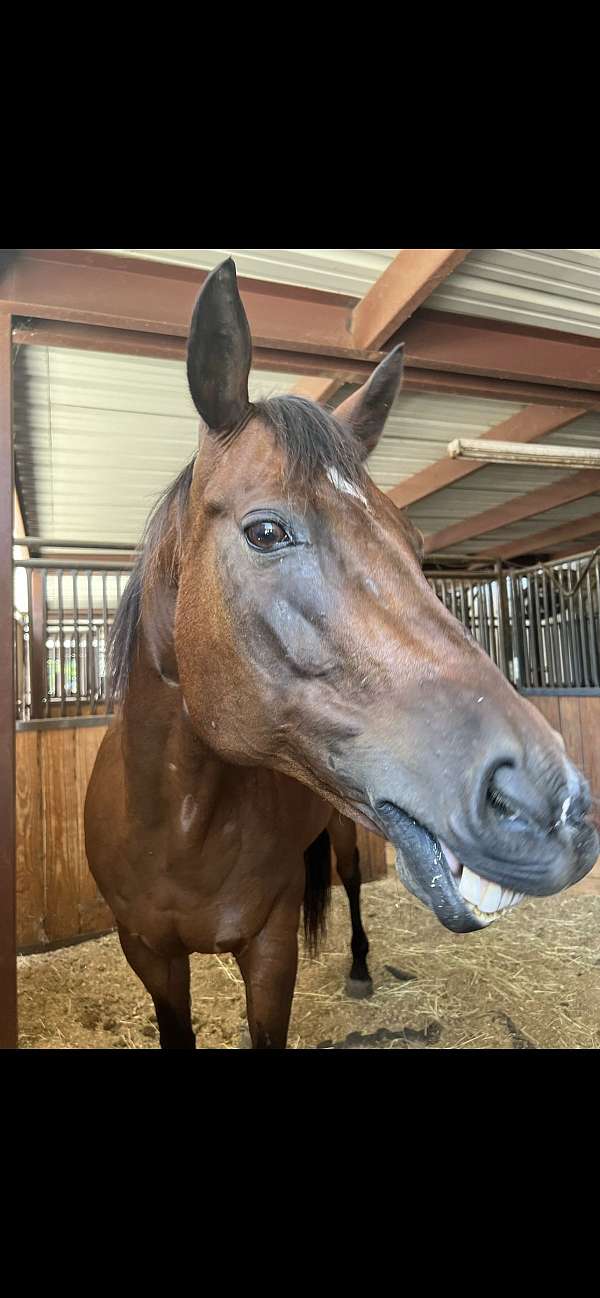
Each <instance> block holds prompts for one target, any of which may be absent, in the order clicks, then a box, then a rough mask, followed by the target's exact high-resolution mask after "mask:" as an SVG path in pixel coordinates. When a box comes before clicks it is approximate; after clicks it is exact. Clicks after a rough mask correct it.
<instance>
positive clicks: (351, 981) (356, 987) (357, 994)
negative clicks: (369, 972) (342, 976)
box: [346, 978, 373, 1001]
mask: <svg viewBox="0 0 600 1298" xmlns="http://www.w3.org/2000/svg"><path fill="white" fill-rule="evenodd" d="M346 995H347V996H351V997H352V999H353V1000H355V1001H362V1000H365V998H366V997H367V996H372V995H373V983H372V980H371V979H370V978H367V979H362V978H347V979H346Z"/></svg>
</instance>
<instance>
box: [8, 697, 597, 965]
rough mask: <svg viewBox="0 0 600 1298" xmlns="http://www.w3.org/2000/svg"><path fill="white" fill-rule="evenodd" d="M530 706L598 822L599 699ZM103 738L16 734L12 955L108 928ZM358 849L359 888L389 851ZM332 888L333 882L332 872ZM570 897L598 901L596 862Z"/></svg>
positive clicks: (76, 730) (361, 835)
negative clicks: (101, 846)
mask: <svg viewBox="0 0 600 1298" xmlns="http://www.w3.org/2000/svg"><path fill="white" fill-rule="evenodd" d="M531 702H532V703H534V704H535V706H536V707H537V708H539V711H540V712H542V713H543V715H544V716H545V717H546V719H547V720H548V721H549V722H550V724H551V725H552V726H553V727H554V729H555V730H559V731H560V733H561V734H562V735H563V738H564V740H565V744H566V747H567V751H568V752H569V754H570V756H571V757H572V759H573V761H574V762H575V763H576V765H577V766H579V767H580V768H581V769H582V770H583V771H584V772H585V774H586V776H587V778H588V780H589V782H590V786H591V791H592V795H593V796H594V797H595V798H597V799H598V804H597V805H598V809H599V818H600V697H599V696H587V697H582V698H576V697H574V696H573V695H569V696H564V697H561V698H557V697H550V696H544V697H539V696H534V697H532V698H531ZM104 734H105V726H104V725H103V724H100V725H97V726H89V727H87V726H82V727H75V726H73V727H63V728H60V729H53V728H48V729H45V730H23V731H18V732H17V736H16V742H17V942H18V946H19V947H29V946H34V945H42V944H45V943H49V942H60V941H63V940H64V941H67V940H69V939H72V938H74V937H77V936H80V935H83V934H85V933H97V932H101V931H103V930H105V929H108V928H111V927H112V924H113V919H112V915H111V912H110V911H109V909H108V907H107V906H106V905H105V903H104V902H103V900H102V898H101V896H100V894H99V892H98V890H97V888H96V885H95V883H94V880H93V878H92V876H91V874H90V871H89V868H88V865H87V861H86V856H85V842H84V834H83V804H84V799H85V792H86V788H87V784H88V780H89V778H90V775H91V771H92V766H93V764H94V760H95V757H96V753H97V751H98V748H99V747H100V744H101V742H102V739H103V737H104ZM358 846H359V850H360V856H361V869H362V876H363V880H364V881H365V882H368V881H370V880H373V879H379V878H382V877H383V876H384V875H385V874H386V871H387V869H388V867H389V866H393V861H394V853H393V850H391V851H390V849H389V846H388V849H387V862H386V844H385V843H384V842H383V839H379V838H377V837H376V835H374V834H369V833H367V832H366V831H365V830H363V829H361V828H360V827H358ZM334 880H335V881H337V882H339V880H338V879H337V872H334ZM574 891H576V892H582V893H586V892H587V893H590V892H593V893H600V859H599V860H598V861H597V863H596V865H595V866H594V869H593V870H592V871H591V873H590V874H589V875H587V876H586V878H585V879H584V880H583V881H582V882H581V883H579V884H577V886H576V888H575V889H574Z"/></svg>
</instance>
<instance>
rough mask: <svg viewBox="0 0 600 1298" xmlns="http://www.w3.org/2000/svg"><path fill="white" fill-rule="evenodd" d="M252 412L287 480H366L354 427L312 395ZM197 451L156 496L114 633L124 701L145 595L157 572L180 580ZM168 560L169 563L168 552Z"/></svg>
mask: <svg viewBox="0 0 600 1298" xmlns="http://www.w3.org/2000/svg"><path fill="white" fill-rule="evenodd" d="M252 411H253V416H254V417H255V418H258V419H260V420H261V422H262V423H263V424H265V425H266V426H267V427H268V428H269V429H270V430H271V432H272V433H273V434H274V437H275V441H276V443H277V445H278V447H279V449H280V450H281V451H282V452H283V455H284V463H285V475H286V482H287V483H289V484H290V485H291V484H294V486H296V487H297V488H300V490H302V491H304V492H305V493H306V495H307V496H309V495H312V494H313V493H314V492H315V490H316V489H317V488H318V484H319V481H320V479H321V478H322V477H323V476H324V475H325V474H326V473H327V471H328V469H331V468H333V469H336V470H337V472H338V474H339V475H340V477H342V478H344V479H345V481H346V482H349V483H351V484H352V486H356V487H358V488H360V487H361V485H363V484H364V480H365V470H364V468H363V464H362V455H363V448H362V446H361V444H360V442H359V441H358V439H357V438H356V437H355V436H354V434H353V433H352V431H351V430H350V428H349V427H348V426H347V425H346V424H343V423H342V422H341V421H340V420H338V419H336V418H335V415H334V414H333V413H332V412H331V411H329V410H326V409H325V408H324V407H323V406H319V405H317V404H316V402H314V401H310V400H309V399H308V398H307V397H300V396H284V397H270V398H268V399H266V400H263V401H257V402H255V403H254V405H253V407H252ZM195 461H196V454H194V456H193V457H192V459H191V460H190V461H189V463H188V464H186V466H185V468H183V469H182V470H181V472H180V473H179V474H178V475H177V477H176V478H175V481H174V482H172V483H171V484H170V486H169V487H167V488H166V490H165V491H164V492H163V493H162V495H161V496H160V497H159V499H158V500H157V501H156V504H155V505H154V507H153V509H152V511H151V513H150V515H149V517H148V520H147V522H146V526H145V528H144V533H143V536H142V540H141V542H140V546H139V553H138V558H137V560H136V563H135V566H134V568H133V571H132V573H131V576H130V578H129V581H128V582H127V585H126V587H125V590H124V592H123V595H122V597H121V601H120V603H119V607H118V609H117V612H116V615H115V619H114V622H113V625H112V630H111V633H110V639H109V644H108V663H107V680H108V688H107V694H108V697H109V699H110V700H111V701H113V700H114V701H115V702H122V701H123V700H124V698H125V695H126V693H127V687H128V684H129V677H130V673H131V668H132V665H133V662H134V658H135V654H136V651H137V644H138V630H139V625H140V618H141V613H142V596H143V593H144V589H145V587H146V584H147V583H148V582H150V581H153V580H155V579H156V577H157V576H158V575H162V576H163V577H165V576H166V578H167V580H168V581H170V583H171V584H173V585H176V582H177V572H178V567H179V558H180V554H181V542H182V536H183V525H184V520H185V514H186V509H187V502H188V497H189V493H190V487H191V483H192V476H193V472H194V464H195ZM166 557H168V563H167V564H166V566H165V558H166Z"/></svg>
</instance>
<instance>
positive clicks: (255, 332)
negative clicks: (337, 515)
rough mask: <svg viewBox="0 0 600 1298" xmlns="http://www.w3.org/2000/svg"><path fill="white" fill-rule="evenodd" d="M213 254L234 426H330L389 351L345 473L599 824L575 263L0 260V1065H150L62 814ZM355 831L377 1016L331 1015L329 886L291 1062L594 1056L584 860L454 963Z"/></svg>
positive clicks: (591, 318)
mask: <svg viewBox="0 0 600 1298" xmlns="http://www.w3.org/2000/svg"><path fill="white" fill-rule="evenodd" d="M228 257H233V259H234V261H235V265H236V268H237V276H238V283H239V290H240V294H241V298H242V302H243V305H244V308H245V311H246V314H247V317H248V321H249V325H250V330H251V334H252V344H253V356H252V369H251V373H250V379H249V396H250V400H251V401H252V402H254V403H256V402H258V401H261V400H263V399H267V398H269V397H271V396H272V395H273V394H292V393H293V394H299V395H302V396H306V397H309V398H310V399H312V400H313V401H315V402H318V403H320V404H322V405H326V406H327V407H328V408H329V409H330V410H333V411H335V410H336V408H338V407H339V406H340V405H341V404H342V403H343V402H345V401H346V399H347V398H349V397H350V396H351V395H352V394H353V393H354V392H356V391H357V390H358V388H359V387H360V386H361V385H362V384H364V383H365V382H366V381H367V380H368V379H369V378H370V376H371V374H372V373H373V372H374V370H375V368H376V367H377V365H378V364H379V363H380V362H381V361H382V360H383V359H384V358H385V356H387V355H389V353H390V352H391V351H392V350H393V349H394V347H396V346H397V344H398V343H403V344H404V375H403V382H402V387H401V390H400V392H399V394H398V396H397V397H396V399H395V401H394V403H393V406H392V408H391V411H390V413H389V417H388V418H387V422H386V424H385V428H384V432H383V435H382V436H381V438H380V440H379V442H378V444H377V446H376V448H375V449H374V450H373V452H372V454H370V456H369V458H368V461H367V468H368V472H369V474H370V476H371V478H372V479H373V481H374V483H375V484H376V486H377V487H378V488H379V489H380V491H381V492H383V493H385V495H386V496H387V497H389V500H390V501H391V502H392V503H393V505H394V506H395V507H396V508H397V509H398V510H399V511H403V514H404V516H407V517H408V518H409V519H410V521H411V522H412V524H414V526H415V527H416V528H417V529H418V531H419V532H420V533H421V534H422V537H423V550H424V554H423V565H424V572H425V575H426V577H427V580H428V582H429V584H430V587H431V588H432V590H433V591H434V593H435V595H436V596H437V597H438V599H439V601H441V603H442V604H443V605H444V606H445V608H446V609H447V610H448V612H449V613H450V614H451V615H452V616H453V617H454V618H457V619H458V620H459V621H460V622H461V623H462V624H463V626H464V627H465V628H466V630H467V631H468V632H469V633H470V636H471V637H473V638H474V639H475V640H476V641H478V642H479V644H480V645H481V647H482V648H483V650H484V651H485V653H486V654H487V655H488V656H489V657H490V658H491V659H492V661H493V662H494V663H495V664H496V666H497V667H498V668H499V670H500V672H501V673H502V675H503V676H504V677H505V678H506V680H508V682H509V683H510V685H511V687H512V688H513V690H514V691H516V693H517V694H519V695H521V696H522V697H525V698H527V699H529V700H530V701H531V703H532V704H533V705H534V706H535V708H536V709H537V710H538V711H539V712H540V713H541V714H542V715H543V716H544V717H545V718H546V720H547V721H549V722H550V724H551V726H552V727H553V728H554V730H556V731H558V732H559V733H560V735H562V738H563V740H564V743H565V746H566V750H567V752H568V754H569V755H570V757H571V758H572V760H573V762H574V763H575V765H576V766H577V767H578V768H579V770H581V771H582V772H583V773H584V775H585V777H586V779H587V781H588V783H589V786H590V791H591V797H592V812H591V815H592V818H593V817H594V815H595V810H594V809H595V808H596V807H598V806H600V738H599V735H600V724H599V723H600V249H573V248H570V249H564V248H563V249H548V248H546V249H543V248H538V249H535V248H527V249H514V248H513V249H502V248H500V249H498V248H483V249H423V248H409V249H406V248H404V249H394V248H385V249H384V248H378V249H373V248H367V249H360V248H353V249H348V248H346V249H315V248H312V249H256V248H255V249H247V248H246V249H241V248H240V249H218V248H217V249H160V248H159V249H136V248H129V249H115V248H112V249H18V250H17V249H9V250H4V251H3V252H2V255H1V256H0V468H1V471H0V536H1V538H2V544H1V545H0V582H1V584H2V590H3V591H4V596H5V598H4V600H3V609H4V613H3V616H2V619H1V624H0V667H1V671H0V681H2V688H1V689H0V726H1V732H2V744H1V746H0V799H1V806H0V1045H1V1046H2V1048H4V1049H12V1048H15V1047H16V1046H17V1044H19V1045H21V1046H24V1047H29V1048H36V1047H37V1048H39V1047H42V1046H45V1047H50V1048H56V1047H58V1046H63V1047H65V1046H66V1047H74V1048H78V1047H89V1048H101V1047H106V1046H111V1047H112V1046H114V1047H116V1048H133V1047H135V1048H144V1047H145V1046H153V1045H156V1044H157V1043H158V1042H157V1033H156V1026H155V1019H154V1017H153V1016H152V1013H151V1010H152V1006H151V1003H150V1002H149V1001H148V1002H147V1003H146V1001H144V997H143V993H142V992H141V991H140V988H139V987H138V986H134V980H133V975H131V974H130V973H129V971H128V970H127V968H126V966H125V964H124V961H123V959H122V956H121V955H120V950H119V949H118V944H117V940H116V938H115V936H114V933H113V928H114V918H113V915H112V913H111V910H110V909H109V907H108V906H107V904H106V902H105V900H104V899H103V897H102V895H101V893H100V892H99V890H98V887H97V885H96V883H95V880H94V878H93V877H92V875H91V873H90V870H89V866H88V863H87V859H86V849H85V842H84V826H83V805H84V798H85V792H86V788H87V785H88V782H89V779H90V775H91V772H92V768H93V765H94V761H95V758H96V754H97V752H98V749H99V746H100V743H101V742H102V740H103V738H104V736H105V734H106V733H107V730H108V729H109V728H110V727H111V725H113V724H114V708H115V705H114V702H113V700H112V699H111V697H110V691H109V689H108V676H107V651H108V644H109V636H110V631H111V627H112V624H113V621H114V618H115V615H116V611H117V609H118V608H119V605H120V602H121V600H122V597H123V595H124V592H125V591H126V590H127V587H128V583H129V581H130V579H131V573H132V570H133V567H134V563H135V559H136V552H137V547H138V544H139V541H140V537H141V535H142V531H143V528H144V523H145V520H146V518H147V516H148V513H149V510H150V509H151V507H152V505H153V502H154V501H155V500H156V498H157V497H158V496H160V494H161V493H162V492H164V491H165V489H166V488H167V487H168V485H169V484H170V483H171V482H172V481H173V479H174V478H175V477H176V476H177V474H178V473H179V472H180V471H181V469H182V468H183V466H184V465H185V464H186V463H187V462H188V461H189V460H190V457H191V456H192V455H193V454H194V451H195V449H196V446H197V440H198V413H197V410H196V408H195V407H194V404H193V402H192V399H191V396H190V392H189V389H188V385H187V381H186V365H185V357H186V347H187V339H188V334H189V329H190V320H191V316H192V310H193V307H194V302H195V301H196V298H197V296H198V293H199V290H200V289H201V287H202V286H203V284H204V283H205V282H206V280H207V277H208V276H209V274H210V272H211V271H212V270H214V268H215V267H217V266H219V265H220V264H221V263H222V262H223V261H224V259H226V258H228ZM9 609H12V615H10V616H9V614H8V611H7V610H9ZM598 823H599V824H600V816H599V817H598ZM357 834H358V846H359V850H360V857H361V871H362V880H363V883H364V884H365V885H366V888H365V892H364V896H365V897H366V899H367V900H366V904H365V907H364V909H365V910H366V916H367V918H366V927H367V929H368V930H369V926H370V937H371V944H372V948H373V953H372V954H373V962H374V965H375V969H376V973H375V974H374V982H375V993H374V995H373V997H371V998H370V999H369V1002H368V1003H365V1004H363V1003H358V1002H356V1001H353V1000H352V998H351V997H347V996H345V994H344V980H343V972H344V970H345V966H346V963H347V948H348V942H349V930H348V932H346V930H347V929H348V919H347V914H346V910H345V905H346V903H345V898H344V896H343V889H342V888H335V889H334V898H333V913H332V922H331V928H330V937H329V938H328V940H327V943H326V945H325V947H324V948H323V949H322V951H321V954H320V955H319V957H318V959H317V960H316V961H313V962H310V961H308V960H305V961H304V960H303V961H301V968H300V975H299V983H298V991H297V1000H296V1001H295V1002H294V1012H293V1017H292V1029H291V1037H290V1044H295V1045H296V1046H297V1047H298V1048H305V1047H306V1048H309V1047H310V1048H312V1047H315V1046H320V1047H321V1048H370V1047H383V1048H467V1049H469V1048H553V1047H575V1048H597V1047H598V1046H600V1015H599V1014H598V1012H597V1011H598V1009H600V973H599V968H598V966H599V964H600V936H599V934H600V927H599V924H598V921H599V920H600V860H599V861H598V862H597V863H596V865H595V866H594V867H593V868H592V869H591V870H590V871H589V872H588V873H586V875H585V877H584V878H582V879H581V880H580V881H579V882H577V883H576V884H575V886H574V887H571V888H569V889H568V891H566V892H561V893H559V894H557V895H555V896H548V897H537V898H533V899H531V900H527V901H525V902H524V903H523V904H522V905H521V906H520V907H519V908H518V909H516V910H515V913H514V914H512V913H511V914H509V915H507V916H506V918H503V919H502V921H501V922H500V923H499V924H498V925H497V928H496V926H494V932H493V933H489V934H487V933H483V934H481V935H476V936H475V937H474V938H473V939H470V938H468V937H464V938H463V937H460V936H456V935H454V934H451V935H449V934H447V933H445V932H444V931H443V930H441V929H440V928H439V926H437V925H436V920H435V919H434V917H433V916H432V915H431V914H429V913H427V912H426V911H425V910H424V908H423V907H422V906H421V905H420V903H419V902H418V901H415V899H414V898H412V897H410V896H409V894H407V893H405V891H404V890H403V889H402V887H401V885H400V884H399V882H398V879H397V876H396V872H395V867H394V859H395V853H394V851H393V850H392V849H391V846H390V844H389V843H388V844H386V842H385V840H384V838H383V837H378V836H377V835H376V834H374V833H370V832H369V831H368V830H367V829H366V828H365V827H364V826H359V828H358V830H357ZM335 881H336V876H335V872H334V882H335ZM337 882H338V883H339V879H337ZM375 948H378V951H377V954H376V953H375ZM195 958H196V959H197V960H198V962H199V963H198V967H197V969H196V966H195V965H194V971H193V994H194V1002H195V1003H196V1002H197V1003H198V1004H199V1005H200V1007H201V1010H202V1014H201V1031H202V1030H204V1029H205V1032H204V1036H205V1042H206V1043H208V1044H213V1045H214V1046H216V1047H223V1046H231V1045H233V1044H235V1041H236V1040H237V1036H236V1034H237V1031H238V1028H239V1025H240V1023H242V1022H243V1015H244V1009H243V987H242V983H241V980H240V978H239V974H238V972H237V969H236V966H235V962H234V961H233V960H232V959H230V958H228V957H226V956H220V955H215V956H214V957H213V956H211V957H206V956H204V957H201V956H198V957H195ZM202 961H204V962H205V964H204V965H203V964H202ZM17 971H19V972H18V974H17ZM128 979H129V981H128ZM18 992H19V995H20V1000H21V1015H20V1019H19V1016H18V1015H17V1000H18ZM111 996H112V997H113V999H115V1003H118V1004H119V1005H120V1007H121V1009H120V1013H117V1012H116V1011H114V1012H113V1010H111ZM40 1006H41V1007H42V1008H41V1009H40ZM73 1006H74V1008H73ZM70 1016H71V1019H72V1021H70ZM19 1023H20V1027H19ZM224 1023H225V1024H226V1025H227V1027H226V1030H225V1029H224V1028H223V1026H222V1025H223V1024H224ZM48 1024H50V1027H48ZM106 1024H108V1025H109V1026H108V1027H107V1026H106ZM111 1024H112V1027H111V1026H110V1025H111Z"/></svg>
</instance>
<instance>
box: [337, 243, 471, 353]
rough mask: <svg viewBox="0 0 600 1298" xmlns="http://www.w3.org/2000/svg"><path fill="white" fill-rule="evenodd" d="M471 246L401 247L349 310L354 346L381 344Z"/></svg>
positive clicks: (406, 318) (366, 348)
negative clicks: (352, 308) (366, 291)
mask: <svg viewBox="0 0 600 1298" xmlns="http://www.w3.org/2000/svg"><path fill="white" fill-rule="evenodd" d="M470 252H472V249H471V248H401V249H400V252H399V253H398V254H397V256H396V257H394V260H393V261H392V262H390V264H389V266H387V267H386V269H385V270H384V272H383V274H382V275H380V276H379V279H377V280H376V281H375V283H374V284H373V285H372V286H371V288H370V289H369V291H368V293H366V294H365V296H364V298H363V299H362V301H361V302H359V303H358V305H357V306H355V308H354V311H353V312H352V329H351V333H352V341H353V343H354V346H355V347H359V348H361V349H363V348H364V349H365V350H369V351H372V350H373V349H375V348H379V347H382V346H383V344H384V343H385V342H387V340H388V338H391V336H392V334H393V333H394V332H395V330H396V329H399V328H400V326H401V325H402V324H404V322H405V321H406V320H408V318H409V316H411V315H412V314H413V311H416V309H417V307H419V306H421V303H422V302H424V301H425V299H426V298H428V297H429V295H430V294H431V293H433V292H434V290H435V289H436V288H438V287H439V285H440V284H442V283H443V281H444V280H445V279H447V277H448V275H451V274H452V271H453V270H455V269H456V267H457V266H459V265H460V263H461V261H464V259H465V257H466V256H467V255H468V253H470Z"/></svg>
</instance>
